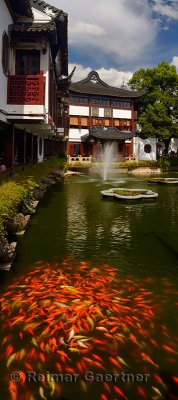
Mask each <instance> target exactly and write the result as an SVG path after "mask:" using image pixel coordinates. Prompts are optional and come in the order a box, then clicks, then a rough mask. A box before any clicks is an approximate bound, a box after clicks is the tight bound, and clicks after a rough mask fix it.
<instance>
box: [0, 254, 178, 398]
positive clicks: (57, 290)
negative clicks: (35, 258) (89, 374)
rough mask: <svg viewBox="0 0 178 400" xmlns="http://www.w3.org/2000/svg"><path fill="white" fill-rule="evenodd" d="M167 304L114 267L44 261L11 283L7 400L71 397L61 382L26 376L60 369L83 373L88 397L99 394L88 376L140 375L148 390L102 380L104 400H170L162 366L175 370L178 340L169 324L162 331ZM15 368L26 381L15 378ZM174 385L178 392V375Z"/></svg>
mask: <svg viewBox="0 0 178 400" xmlns="http://www.w3.org/2000/svg"><path fill="white" fill-rule="evenodd" d="M150 281H151V279H150ZM146 282H149V279H147V280H146V279H145V282H143V283H145V284H146ZM165 292H166V291H165ZM166 293H169V287H168V291H167V292H166ZM156 300H157V299H156ZM160 303H161V302H158V301H156V302H155V297H154V295H153V292H152V291H151V290H149V289H148V288H146V287H144V284H143V286H142V284H141V283H140V282H139V281H138V280H132V279H130V278H127V277H126V278H124V279H123V278H122V277H121V276H119V270H118V269H116V268H112V267H111V266H109V265H101V266H100V267H95V266H92V265H90V264H89V263H87V262H80V263H79V264H78V265H75V266H74V265H72V263H71V260H65V261H64V262H63V263H58V262H54V263H51V264H49V263H47V262H46V263H45V262H44V263H42V262H41V263H37V264H36V265H35V266H34V267H33V268H32V269H31V270H30V272H28V274H27V275H26V276H23V277H21V278H19V279H18V280H17V279H16V280H15V281H14V282H13V283H12V284H11V285H9V287H8V289H7V290H6V291H5V292H4V293H2V296H1V300H0V306H1V316H0V320H1V332H2V333H3V336H2V340H1V354H0V362H1V370H3V373H4V382H3V384H4V385H6V384H7V387H8V388H7V399H8V400H9V399H11V400H37V399H43V400H45V399H47V400H48V399H55V398H58V399H60V396H63V395H64V393H65V395H66V393H67V392H65V390H66V388H65V389H64V388H63V385H62V384H61V383H58V382H53V381H50V380H49V381H46V380H45V379H44V381H42V382H40V383H39V384H38V385H33V384H28V382H27V380H26V371H34V370H35V371H36V372H37V373H43V372H44V371H46V370H48V371H54V368H55V371H56V372H57V373H60V374H79V377H81V379H79V381H78V383H77V384H78V385H79V386H80V390H81V392H83V393H84V395H83V397H81V398H83V399H85V398H87V395H86V393H88V392H90V390H92V388H91V386H92V385H91V382H86V381H84V379H83V378H82V376H83V375H84V373H85V372H86V371H88V370H90V371H95V372H96V373H104V374H106V373H110V374H114V373H119V372H121V371H124V372H126V373H130V372H131V371H133V370H134V371H135V372H138V373H139V372H140V371H142V373H145V374H146V373H147V374H150V376H151V381H150V382H149V385H148V384H146V383H145V384H144V383H143V384H142V383H138V384H136V383H135V382H134V383H133V384H132V383H129V384H128V385H127V384H122V382H121V383H120V382H117V383H115V382H114V383H110V382H107V381H104V382H100V384H99V385H100V387H99V395H98V397H97V399H98V400H117V399H129V400H136V399H137V400H140V399H153V400H159V399H162V398H165V397H164V395H165V393H167V385H166V383H165V382H164V380H163V379H162V377H161V374H160V373H159V372H160V365H159V361H160V360H162V364H163V363H164V362H165V363H166V365H168V363H170V364H171V366H173V367H174V366H175V365H176V363H177V359H178V357H177V356H178V339H177V337H176V336H172V337H171V335H170V334H169V329H168V327H167V326H166V325H164V324H161V326H160V322H159V317H160V316H161V315H162V313H163V312H164V310H162V309H161V305H160ZM177 305H178V303H175V306H177ZM163 308H164V307H163ZM157 325H158V327H157ZM158 329H160V331H159V332H160V340H159V343H158V341H157V340H156V339H155V332H156V331H157V333H158ZM2 368H3V369H2ZM14 370H15V371H18V372H19V374H20V377H21V379H20V382H17V383H16V382H14V381H12V380H10V379H9V377H10V374H11V372H12V371H14ZM4 371H5V372H4ZM171 379H172V381H173V383H174V384H175V385H177V389H178V377H176V376H175V375H172V377H171ZM63 390H64V391H63ZM130 393H132V396H133V397H130V396H131V395H130ZM170 396H172V397H170V400H175V399H177V397H176V395H174V394H171V395H170ZM73 398H74V397H73ZM91 398H93V399H94V397H93V396H92V397H91ZM168 398H169V397H168ZM3 399H4V400H6V399H5V398H4V397H3Z"/></svg>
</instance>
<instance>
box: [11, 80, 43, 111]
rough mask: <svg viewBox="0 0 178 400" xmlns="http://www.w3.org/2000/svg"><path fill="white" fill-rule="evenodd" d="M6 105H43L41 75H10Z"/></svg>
mask: <svg viewBox="0 0 178 400" xmlns="http://www.w3.org/2000/svg"><path fill="white" fill-rule="evenodd" d="M7 104H29V105H30V104H31V105H32V104H34V105H37V104H39V105H44V104H45V77H44V76H43V75H10V76H9V77H8V95H7Z"/></svg>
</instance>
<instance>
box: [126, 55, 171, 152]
mask: <svg viewBox="0 0 178 400" xmlns="http://www.w3.org/2000/svg"><path fill="white" fill-rule="evenodd" d="M129 85H130V87H131V88H132V89H136V90H141V89H146V92H145V95H144V96H143V101H142V103H141V105H140V107H139V109H138V123H139V125H140V126H141V129H142V134H143V135H144V137H157V138H159V139H162V140H163V142H164V144H165V153H166V154H167V153H168V148H169V144H170V140H171V138H172V137H178V74H177V72H176V67H175V66H173V65H169V63H167V62H166V61H163V62H162V63H161V64H158V66H157V67H155V68H150V69H143V68H141V69H140V70H139V71H136V72H135V73H134V74H133V77H132V79H131V80H130V81H129Z"/></svg>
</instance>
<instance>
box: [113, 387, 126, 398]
mask: <svg viewBox="0 0 178 400" xmlns="http://www.w3.org/2000/svg"><path fill="white" fill-rule="evenodd" d="M113 390H114V392H115V393H116V394H119V396H121V397H123V399H127V397H126V396H125V394H124V393H123V392H122V390H121V389H119V388H118V386H113Z"/></svg>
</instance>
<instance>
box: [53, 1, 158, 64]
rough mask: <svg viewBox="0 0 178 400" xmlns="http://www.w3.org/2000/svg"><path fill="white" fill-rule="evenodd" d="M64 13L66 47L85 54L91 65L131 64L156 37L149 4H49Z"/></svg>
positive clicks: (99, 2)
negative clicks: (67, 22)
mask: <svg viewBox="0 0 178 400" xmlns="http://www.w3.org/2000/svg"><path fill="white" fill-rule="evenodd" d="M49 2H50V3H51V4H53V5H56V6H57V7H58V8H61V9H63V10H64V11H66V12H67V13H68V19H69V44H72V48H73V49H75V51H77V53H78V54H79V53H80V51H81V50H85V51H86V49H87V50H88V52H89V54H90V59H91V58H92V57H93V64H94V62H95V60H96V58H97V62H98V64H99V60H98V58H99V55H100V54H101V58H102V60H101V62H100V64H101V65H103V62H102V61H103V58H104V59H105V65H113V64H115V65H124V64H125V65H126V63H127V62H129V63H130V65H131V63H133V64H134V63H135V62H136V61H137V60H138V59H141V58H142V57H143V56H144V54H145V55H147V54H148V52H149V51H150V49H151V47H154V42H155V39H156V36H157V33H158V29H159V28H158V25H159V24H158V22H157V20H154V19H153V18H152V6H151V5H150V2H149V0H144V1H143V0H134V1H133V0H110V1H109V2H108V0H98V1H96V0H95V1H94V0H84V1H83V0H60V1H59V0H49Z"/></svg>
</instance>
